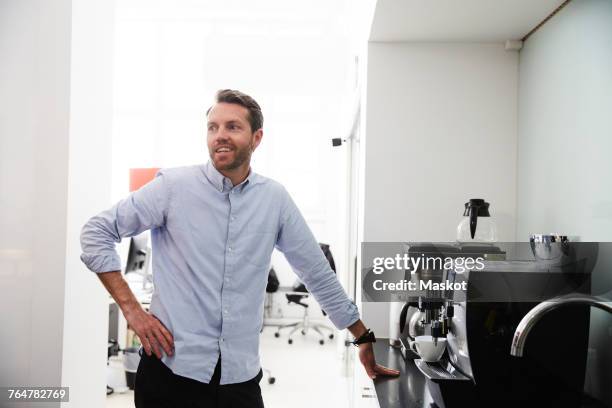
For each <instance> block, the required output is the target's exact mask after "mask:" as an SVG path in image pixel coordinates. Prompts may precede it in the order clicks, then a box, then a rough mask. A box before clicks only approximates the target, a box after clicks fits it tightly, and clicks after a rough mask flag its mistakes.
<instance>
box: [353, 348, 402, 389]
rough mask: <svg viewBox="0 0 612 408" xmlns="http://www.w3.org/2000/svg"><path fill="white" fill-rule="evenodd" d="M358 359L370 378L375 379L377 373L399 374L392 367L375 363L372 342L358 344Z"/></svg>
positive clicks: (395, 375)
mask: <svg viewBox="0 0 612 408" xmlns="http://www.w3.org/2000/svg"><path fill="white" fill-rule="evenodd" d="M359 360H360V361H361V364H363V367H364V368H365V370H366V373H367V374H368V377H370V378H371V379H373V380H374V379H375V378H376V377H377V376H378V375H384V376H391V377H397V376H398V375H400V372H399V371H398V370H394V369H392V368H388V367H384V366H381V365H380V364H376V359H375V358H374V348H373V347H372V343H365V344H360V345H359Z"/></svg>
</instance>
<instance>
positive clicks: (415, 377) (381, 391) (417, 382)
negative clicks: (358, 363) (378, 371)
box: [374, 339, 436, 408]
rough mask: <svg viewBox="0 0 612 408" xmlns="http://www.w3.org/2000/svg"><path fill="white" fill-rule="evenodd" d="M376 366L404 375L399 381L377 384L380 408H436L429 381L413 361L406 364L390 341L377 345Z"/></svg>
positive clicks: (379, 381)
mask: <svg viewBox="0 0 612 408" xmlns="http://www.w3.org/2000/svg"><path fill="white" fill-rule="evenodd" d="M374 355H375V356H376V362H377V363H379V364H381V365H384V366H386V367H390V368H394V369H396V370H399V371H400V376H399V377H396V378H389V377H379V378H377V379H376V380H374V386H375V388H376V394H377V396H378V403H379V404H380V408H399V407H402V408H408V407H409V408H432V407H435V406H436V405H434V404H433V399H432V397H431V395H430V394H429V391H428V390H427V383H426V379H425V377H424V376H423V374H421V372H420V371H419V369H418V368H416V366H415V365H414V363H413V362H412V360H404V358H403V357H402V354H401V353H400V350H399V349H395V348H392V347H391V346H390V345H389V339H377V341H376V343H374Z"/></svg>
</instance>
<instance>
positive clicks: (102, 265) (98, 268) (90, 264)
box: [81, 253, 121, 273]
mask: <svg viewBox="0 0 612 408" xmlns="http://www.w3.org/2000/svg"><path fill="white" fill-rule="evenodd" d="M81 261H83V263H84V264H85V266H87V269H89V270H90V271H92V272H96V273H101V272H112V271H120V270H121V259H120V258H119V255H118V254H116V253H114V254H81Z"/></svg>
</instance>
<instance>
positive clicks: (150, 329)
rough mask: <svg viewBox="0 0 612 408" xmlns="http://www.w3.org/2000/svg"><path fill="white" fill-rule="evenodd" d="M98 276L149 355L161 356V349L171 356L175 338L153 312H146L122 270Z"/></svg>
mask: <svg viewBox="0 0 612 408" xmlns="http://www.w3.org/2000/svg"><path fill="white" fill-rule="evenodd" d="M98 278H100V280H101V281H102V284H103V285H104V287H105V288H106V290H107V291H108V293H110V294H111V296H112V297H113V299H115V301H116V302H117V305H119V308H120V309H121V311H122V312H123V315H124V316H125V319H126V320H127V321H128V323H129V324H130V327H131V328H132V329H133V330H134V332H136V334H137V335H138V338H139V339H140V342H141V343H142V346H143V347H144V349H145V352H146V353H147V355H149V356H150V355H151V352H153V353H155V355H156V356H157V358H161V357H162V354H161V349H160V348H159V346H160V345H161V347H162V348H163V350H164V351H165V352H166V354H168V355H169V356H171V355H172V354H173V349H174V338H173V337H172V334H170V332H169V331H168V329H166V327H165V326H164V325H163V324H162V323H161V322H160V321H159V320H158V319H157V318H156V317H155V316H153V315H152V314H150V313H148V312H146V311H145V310H144V309H143V308H142V306H140V303H139V302H138V300H136V296H134V293H133V292H132V290H131V289H130V287H129V286H128V284H127V282H126V281H125V279H123V277H122V276H121V271H113V272H103V273H99V274H98Z"/></svg>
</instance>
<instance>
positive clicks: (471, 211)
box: [457, 198, 497, 243]
mask: <svg viewBox="0 0 612 408" xmlns="http://www.w3.org/2000/svg"><path fill="white" fill-rule="evenodd" d="M457 241H458V242H461V243H467V242H478V243H493V242H497V227H496V226H495V222H494V221H493V219H492V218H491V214H490V213H489V203H487V202H486V201H485V200H483V199H481V198H471V199H470V201H469V202H467V203H465V211H464V212H463V219H462V220H461V222H460V223H459V225H458V226H457Z"/></svg>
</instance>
